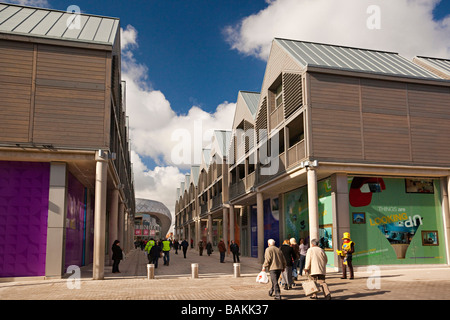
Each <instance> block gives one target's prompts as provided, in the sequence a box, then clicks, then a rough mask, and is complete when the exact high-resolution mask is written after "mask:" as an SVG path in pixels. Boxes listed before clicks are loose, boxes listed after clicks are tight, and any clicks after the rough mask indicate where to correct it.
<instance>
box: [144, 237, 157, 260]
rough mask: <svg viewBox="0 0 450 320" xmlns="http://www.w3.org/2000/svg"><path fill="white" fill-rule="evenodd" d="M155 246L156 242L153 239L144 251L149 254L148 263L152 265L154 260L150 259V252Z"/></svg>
mask: <svg viewBox="0 0 450 320" xmlns="http://www.w3.org/2000/svg"><path fill="white" fill-rule="evenodd" d="M155 245H156V242H155V240H154V239H153V238H151V239H150V240H149V241H148V242H147V244H146V245H145V248H144V251H145V252H146V253H147V258H148V263H152V258H151V257H150V250H152V247H153V246H155Z"/></svg>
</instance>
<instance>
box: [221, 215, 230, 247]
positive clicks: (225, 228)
mask: <svg viewBox="0 0 450 320" xmlns="http://www.w3.org/2000/svg"><path fill="white" fill-rule="evenodd" d="M228 212H229V209H228V208H223V221H222V226H223V228H222V230H223V242H224V243H225V247H226V248H227V251H226V254H227V255H228V240H229V239H228V222H229V221H228Z"/></svg>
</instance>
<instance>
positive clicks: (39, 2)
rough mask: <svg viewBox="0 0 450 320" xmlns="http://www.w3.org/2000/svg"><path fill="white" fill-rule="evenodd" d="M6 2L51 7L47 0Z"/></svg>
mask: <svg viewBox="0 0 450 320" xmlns="http://www.w3.org/2000/svg"><path fill="white" fill-rule="evenodd" d="M5 2H9V3H15V4H20V5H22V6H30V7H42V8H50V4H49V2H48V1H47V0H9V1H5Z"/></svg>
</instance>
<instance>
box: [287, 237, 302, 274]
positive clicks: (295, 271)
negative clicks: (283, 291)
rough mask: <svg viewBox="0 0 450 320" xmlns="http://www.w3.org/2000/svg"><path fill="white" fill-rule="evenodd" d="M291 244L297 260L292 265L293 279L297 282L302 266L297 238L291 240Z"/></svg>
mask: <svg viewBox="0 0 450 320" xmlns="http://www.w3.org/2000/svg"><path fill="white" fill-rule="evenodd" d="M289 243H290V244H291V247H292V249H293V250H294V254H295V259H294V263H293V264H292V277H293V278H294V279H295V280H297V277H298V267H299V266H300V247H299V245H298V243H297V240H295V238H291V239H289Z"/></svg>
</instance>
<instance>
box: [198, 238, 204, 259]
mask: <svg viewBox="0 0 450 320" xmlns="http://www.w3.org/2000/svg"><path fill="white" fill-rule="evenodd" d="M198 253H199V255H201V256H202V255H203V241H202V240H200V241H199V242H198Z"/></svg>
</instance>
